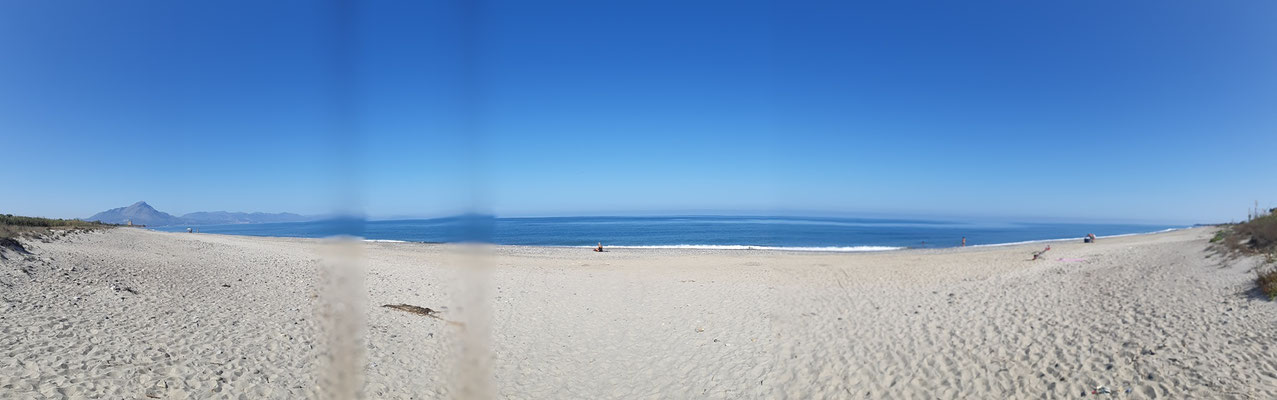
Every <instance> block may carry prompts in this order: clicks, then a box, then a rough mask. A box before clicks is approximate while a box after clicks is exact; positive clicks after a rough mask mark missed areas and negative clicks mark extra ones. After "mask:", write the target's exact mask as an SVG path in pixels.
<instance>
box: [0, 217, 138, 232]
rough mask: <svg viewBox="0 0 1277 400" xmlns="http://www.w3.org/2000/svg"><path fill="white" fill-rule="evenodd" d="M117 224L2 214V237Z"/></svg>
mask: <svg viewBox="0 0 1277 400" xmlns="http://www.w3.org/2000/svg"><path fill="white" fill-rule="evenodd" d="M112 226H115V225H111V224H104V223H101V222H97V221H81V220H78V219H60V218H58V219H55V218H40V217H23V216H20V215H13V214H0V238H13V237H17V236H19V235H21V234H24V233H28V234H30V233H34V234H41V233H44V232H46V231H48V230H49V229H50V228H70V229H86V230H91V229H98V228H109V227H112Z"/></svg>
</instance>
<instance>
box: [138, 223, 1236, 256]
mask: <svg viewBox="0 0 1277 400" xmlns="http://www.w3.org/2000/svg"><path fill="white" fill-rule="evenodd" d="M1200 228H1213V226H1209V225H1202V226H1188V227H1182V228H1166V229H1162V230H1157V231H1150V232H1136V233H1123V234H1115V235H1100V236H1096V237H1097V238H1098V239H1114V238H1122V237H1130V236H1142V235H1157V234H1162V233H1169V232H1175V231H1183V230H1193V229H1200ZM142 229H146V230H149V231H153V232H161V233H182V232H170V231H161V230H156V229H152V228H142ZM199 234H201V235H220V236H233V237H245V238H277V239H308V240H320V241H322V240H330V239H333V238H344V237H349V238H353V239H355V240H358V241H362V242H366V243H411V244H428V245H466V244H479V245H483V246H498V247H528V248H553V249H592V248H594V246H589V245H584V246H573V245H524V244H496V243H486V242H481V243H469V242H428V241H412V240H398V239H367V238H363V237H360V236H348V235H333V236H328V237H320V238H315V237H300V236H266V235H241V234H227V233H199ZM1075 240H1076V241H1080V240H1082V237H1076V238H1056V239H1036V240H1025V241H1016V242H1006V243H988V244H973V245H968V246H946V247H908V246H877V245H852V246H768V245H744V244H732V245H717V244H671V245H605V246H603V247H604V248H605V249H625V250H704V251H760V252H763V251H774V252H794V253H881V252H897V251H906V250H948V249H963V248H985V247H1006V246H1018V245H1029V244H1037V243H1055V242H1069V241H1075Z"/></svg>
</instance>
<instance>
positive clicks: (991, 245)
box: [967, 228, 1188, 247]
mask: <svg viewBox="0 0 1277 400" xmlns="http://www.w3.org/2000/svg"><path fill="white" fill-rule="evenodd" d="M1180 229H1188V228H1167V229H1163V230H1160V231H1152V232H1138V233H1123V234H1120V235H1106V236H1096V238H1097V239H1104V238H1115V237H1122V236H1135V235H1152V234H1154V233H1165V232H1171V231H1178V230H1180ZM1071 240H1082V237H1081V236H1078V237H1073V238H1061V239H1042V240H1025V241H1023V242H1007V243H991V244H977V245H971V246H967V247H996V246H1015V245H1019V244H1032V243H1050V242H1066V241H1071Z"/></svg>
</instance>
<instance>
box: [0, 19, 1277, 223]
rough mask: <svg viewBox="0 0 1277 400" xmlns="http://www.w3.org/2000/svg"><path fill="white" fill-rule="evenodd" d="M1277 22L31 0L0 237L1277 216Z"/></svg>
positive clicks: (4, 90) (3, 79) (20, 27)
mask: <svg viewBox="0 0 1277 400" xmlns="http://www.w3.org/2000/svg"><path fill="white" fill-rule="evenodd" d="M420 3H426V4H420ZM1274 20H1277V3H1274V2H1226V3H1218V2H1213V3H1206V2H1151V1H1149V2H1106V1H1094V2H1058V3H1050V4H1047V3H1042V2H984V3H981V2H957V3H955V2H940V3H939V4H934V3H926V2H917V3H915V2H872V3H849V2H828V3H815V2H812V3H807V2H780V1H777V2H739V1H732V2H703V3H701V2H698V3H695V4H687V2H646V1H645V2H593V1H581V2H552V1H544V2H522V1H518V2H516V1H510V2H501V1H496V2H482V3H479V2H476V3H464V4H463V3H461V2H392V1H384V2H383V1H378V2H361V3H357V4H356V3H348V4H343V3H340V2H337V3H321V2H309V1H295V2H284V1H281V2H227V3H218V4H204V3H196V2H113V3H110V4H106V3H101V2H87V1H86V2H4V3H2V4H0V57H3V61H2V62H0V143H3V147H4V149H3V151H2V152H0V153H2V154H4V160H5V161H6V162H5V163H4V165H5V166H6V167H7V168H8V173H6V174H5V176H6V182H5V183H4V184H3V185H0V212H5V213H14V214H23V215H40V216H50V217H85V216H88V215H91V214H93V213H95V212H97V211H101V210H103V209H107V208H112V207H119V206H124V205H128V204H130V203H132V202H134V201H138V200H146V201H148V202H149V203H150V204H152V205H153V206H155V207H157V208H159V209H161V210H163V211H168V212H171V213H177V214H180V213H185V212H191V211H202V210H230V211H271V212H278V211H290V212H299V213H325V212H330V211H333V210H337V209H341V210H351V209H354V210H362V211H363V212H366V213H367V214H368V215H370V216H372V217H376V218H389V217H405V216H439V215H448V214H454V213H458V212H463V211H479V212H491V213H496V214H498V215H503V216H535V215H598V214H618V215H619V214H662V213H680V214H682V213H706V214H719V213H722V214H733V213H764V214H822V213H827V214H839V215H856V214H873V215H905V216H907V215H926V216H956V217H974V218H991V217H998V218H1024V219H1064V220H1073V219H1076V220H1086V221H1095V220H1120V221H1143V222H1159V223H1181V222H1216V221H1226V220H1230V219H1240V218H1243V217H1244V216H1245V213H1246V209H1247V208H1248V207H1250V206H1251V204H1252V202H1253V201H1255V200H1258V201H1260V205H1261V206H1266V207H1274V206H1277V173H1274V172H1277V161H1274V160H1277V157H1274V152H1275V151H1277V112H1275V111H1274V110H1277V72H1274V71H1277V51H1274V49H1277V24H1273V23H1271V22H1272V21H1274Z"/></svg>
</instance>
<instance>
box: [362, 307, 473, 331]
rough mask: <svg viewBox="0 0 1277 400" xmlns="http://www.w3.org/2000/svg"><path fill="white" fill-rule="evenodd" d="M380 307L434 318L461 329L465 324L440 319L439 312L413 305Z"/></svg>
mask: <svg viewBox="0 0 1277 400" xmlns="http://www.w3.org/2000/svg"><path fill="white" fill-rule="evenodd" d="M382 307H386V308H391V309H395V310H399V311H403V312H406V313H412V314H417V315H420V316H424V317H430V318H434V319H437V320H440V321H443V322H446V323H448V325H453V326H459V327H462V328H465V327H466V324H463V323H461V322H457V321H450V320H447V319H444V318H443V317H440V316H439V312H438V311H435V310H432V309H429V308H426V307H420V306H414V305H411V304H383V305H382Z"/></svg>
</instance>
